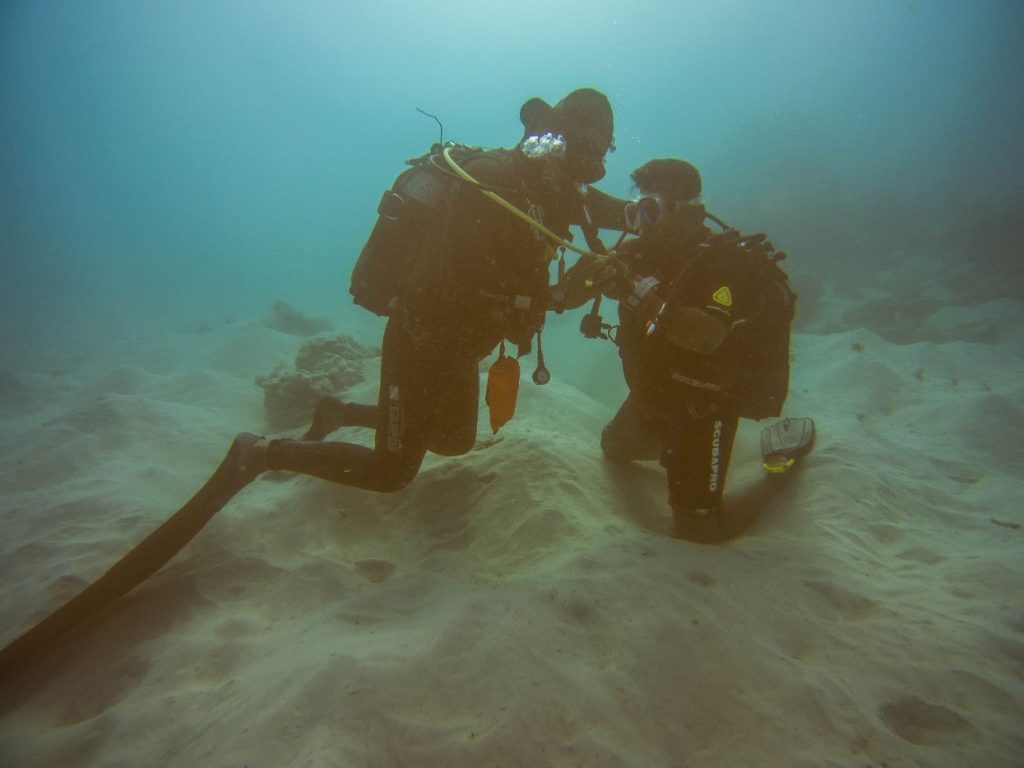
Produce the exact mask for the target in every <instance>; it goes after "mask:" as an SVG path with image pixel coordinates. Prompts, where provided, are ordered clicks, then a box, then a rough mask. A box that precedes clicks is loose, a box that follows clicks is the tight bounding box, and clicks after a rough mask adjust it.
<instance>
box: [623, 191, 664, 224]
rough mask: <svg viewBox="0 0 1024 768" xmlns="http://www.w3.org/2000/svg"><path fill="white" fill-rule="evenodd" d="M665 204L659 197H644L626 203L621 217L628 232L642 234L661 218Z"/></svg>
mask: <svg viewBox="0 0 1024 768" xmlns="http://www.w3.org/2000/svg"><path fill="white" fill-rule="evenodd" d="M666 207H667V203H666V201H665V200H664V198H662V197H661V195H645V196H644V197H641V198H639V199H637V200H630V201H628V202H627V203H626V207H625V210H624V211H623V215H624V216H625V219H626V227H627V228H628V229H629V231H630V232H639V233H643V232H644V231H646V230H647V229H649V228H650V227H653V226H654V224H655V223H656V222H657V221H658V219H659V218H661V214H662V213H663V212H664V210H665V208H666Z"/></svg>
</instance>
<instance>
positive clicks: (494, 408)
mask: <svg viewBox="0 0 1024 768" xmlns="http://www.w3.org/2000/svg"><path fill="white" fill-rule="evenodd" d="M518 396H519V361H518V360H516V359H515V358H514V357H508V356H507V355H506V354H505V342H502V343H501V349H500V351H499V352H498V359H497V360H495V361H494V362H493V363H492V364H491V367H490V369H488V371H487V394H486V396H485V397H484V399H485V400H486V402H487V408H488V409H489V410H490V412H491V413H490V415H491V430H492V432H497V431H498V430H499V429H501V427H502V425H504V424H505V423H506V422H507V421H508V420H509V419H511V418H512V417H513V416H514V415H515V412H516V398H517V397H518Z"/></svg>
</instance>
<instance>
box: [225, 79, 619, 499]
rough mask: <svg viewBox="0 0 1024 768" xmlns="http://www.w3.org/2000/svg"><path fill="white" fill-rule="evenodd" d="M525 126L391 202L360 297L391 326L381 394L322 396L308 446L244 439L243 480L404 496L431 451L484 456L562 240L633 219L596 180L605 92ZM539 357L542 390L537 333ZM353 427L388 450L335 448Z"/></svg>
mask: <svg viewBox="0 0 1024 768" xmlns="http://www.w3.org/2000/svg"><path fill="white" fill-rule="evenodd" d="M520 120H521V122H522V124H523V128H524V133H523V138H522V139H521V140H520V142H519V143H518V145H517V146H516V147H515V148H513V149H493V150H482V149H475V148H468V147H458V146H455V145H443V144H437V145H435V147H434V150H433V151H432V152H431V153H430V154H428V155H426V156H424V157H423V158H418V159H417V160H413V161H410V164H411V165H412V167H411V168H410V169H408V170H406V171H405V172H404V173H403V174H401V175H400V176H399V177H398V179H396V181H395V183H394V185H393V186H392V188H391V189H390V190H388V191H387V192H385V193H384V196H383V197H382V199H381V201H380V204H379V205H378V213H379V217H378V221H377V223H376V225H375V227H374V229H373V231H372V232H371V234H370V237H369V239H368V241H367V243H366V245H365V246H364V248H363V251H362V253H361V254H360V257H359V260H358V262H357V264H356V266H355V269H354V270H353V275H352V284H351V288H350V291H351V293H352V295H353V299H354V301H355V302H356V303H357V304H360V305H361V306H364V307H366V308H369V309H371V310H372V311H374V312H377V313H378V314H381V315H385V316H387V317H388V321H387V325H386V328H385V331H384V339H383V343H382V349H381V373H380V387H379V395H378V401H377V403H376V405H359V404H353V403H343V402H341V401H339V400H336V399H334V398H330V397H327V398H324V399H322V400H321V401H320V402H319V403H318V405H317V408H316V411H315V413H314V417H313V421H312V424H311V426H310V428H309V430H308V431H307V433H306V434H305V435H304V438H303V439H302V440H289V439H274V440H269V441H268V440H266V439H265V438H263V437H261V436H258V435H252V434H249V433H242V434H240V435H239V436H238V437H237V438H236V442H235V445H236V446H237V449H238V462H239V470H240V473H241V477H242V480H243V481H244V482H249V481H250V480H251V479H253V478H255V477H256V476H258V475H259V474H260V473H262V472H263V471H265V470H286V471H290V472H299V473H303V474H308V475H314V476H316V477H319V478H322V479H324V480H329V481H332V482H336V483H340V484H343V485H347V486H352V487H356V488H362V489H365V490H371V491H381V492H392V491H398V490H400V489H401V488H403V487H405V486H406V485H407V484H408V483H409V482H410V481H411V480H412V479H413V477H415V475H416V474H417V472H418V471H419V468H420V465H421V463H422V461H423V458H424V456H425V454H426V453H427V451H433V452H434V453H437V454H440V455H443V456H457V455H461V454H464V453H466V452H468V451H469V450H470V449H472V447H473V445H474V443H475V440H476V425H477V412H478V399H479V392H478V390H479V363H480V361H481V360H482V359H484V358H485V357H487V356H488V355H489V354H490V353H491V352H492V351H493V350H494V349H495V347H499V346H500V353H499V355H500V358H499V363H504V364H505V365H504V366H503V367H502V371H503V374H504V379H503V380H504V382H505V384H504V394H503V393H502V392H499V391H498V390H499V387H498V386H496V385H494V382H491V381H489V391H488V402H489V404H490V405H491V407H492V414H491V415H492V426H494V424H495V402H494V401H496V400H497V399H499V396H501V397H505V398H507V396H508V389H509V388H511V389H512V390H513V392H512V397H513V398H514V394H515V393H514V390H515V389H516V388H517V387H518V381H519V369H518V363H517V362H515V360H514V359H513V358H507V357H506V356H505V343H506V341H507V342H509V343H511V344H513V345H515V346H516V347H517V348H518V353H519V355H522V354H526V353H527V352H528V351H529V350H530V348H531V344H532V340H533V337H534V335H538V334H539V331H540V329H541V327H542V326H543V324H544V317H545V313H546V311H547V296H548V281H549V264H550V262H551V260H552V258H553V257H554V254H555V250H556V245H557V244H558V243H559V242H560V241H561V242H562V243H565V244H568V243H567V241H566V240H565V238H568V237H569V226H570V225H571V224H578V225H580V226H581V227H582V228H583V229H584V232H585V233H587V234H588V240H589V238H590V233H593V234H594V237H595V240H596V228H597V224H598V222H601V225H602V226H617V227H618V228H620V229H621V228H622V227H623V226H624V225H623V223H622V222H623V218H624V211H623V209H622V207H621V202H622V201H619V200H618V199H617V198H613V197H611V196H608V195H604V194H603V193H601V192H599V191H598V190H594V189H591V188H590V187H589V186H586V185H589V184H592V183H593V182H596V181H598V180H599V179H601V178H602V177H603V176H604V174H605V169H604V160H605V155H606V154H607V153H608V152H609V151H612V150H614V131H613V129H614V124H613V114H612V108H611V105H610V103H609V102H608V99H607V97H606V96H605V95H604V94H602V93H601V92H599V91H596V90H594V89H590V88H582V89H579V90H575V91H573V92H572V93H570V94H569V95H568V96H566V97H565V98H564V99H562V100H561V101H559V102H558V103H557V104H556V105H555V106H553V107H552V106H550V105H549V104H547V103H546V102H545V101H543V100H542V99H540V98H533V99H530V100H529V101H527V102H526V103H525V104H524V105H523V106H522V108H521V109H520ZM442 139H443V130H442ZM523 214H525V216H524V215H523ZM597 242H599V241H597ZM570 247H571V246H570ZM538 364H539V365H538V371H537V372H535V374H534V379H535V381H538V383H544V381H545V380H546V377H547V371H546V369H543V361H542V353H541V351H540V348H539V335H538ZM492 378H493V377H492ZM492 389H493V390H494V391H491V390H492ZM513 407H514V399H513ZM505 409H506V410H507V409H508V406H507V405H506V406H505ZM510 415H511V414H510V413H508V414H507V415H506V416H505V417H501V418H499V420H498V421H499V422H500V421H501V419H502V418H507V417H508V416H510ZM342 426H361V427H369V428H372V429H374V430H375V441H374V447H373V448H372V449H371V448H367V447H365V446H361V445H357V444H352V443H345V442H324V441H323V438H324V437H326V436H327V435H328V434H330V433H331V432H333V431H334V430H335V429H337V428H339V427H342ZM495 428H496V427H495Z"/></svg>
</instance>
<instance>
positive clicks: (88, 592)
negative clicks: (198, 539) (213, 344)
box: [0, 440, 253, 683]
mask: <svg viewBox="0 0 1024 768" xmlns="http://www.w3.org/2000/svg"><path fill="white" fill-rule="evenodd" d="M240 450H241V446H240V445H239V442H238V441H237V440H236V441H235V442H234V443H233V444H232V446H231V448H230V449H229V450H228V453H227V456H225V457H224V460H223V461H222V462H221V463H220V466H218V467H217V469H216V471H215V472H214V473H213V475H211V476H210V479H209V480H207V481H206V484H205V485H204V486H203V487H202V488H200V489H199V491H198V492H197V493H196V494H195V495H194V496H193V497H192V498H191V499H189V501H188V503H187V504H185V506H184V507H182V508H181V509H180V510H178V512H176V513H175V514H174V515H173V516H172V517H171V518H170V519H169V520H167V522H165V523H164V524H163V525H161V526H160V527H159V528H157V529H156V530H155V531H153V532H152V533H151V534H149V536H147V537H146V538H145V539H143V540H142V541H141V542H140V543H139V544H138V546H136V547H135V548H134V549H132V550H131V551H130V552H129V553H128V554H127V555H125V556H124V557H122V558H121V559H120V560H119V561H118V562H117V563H115V564H114V566H113V567H112V568H111V569H110V570H109V571H107V572H106V573H104V574H103V575H102V576H101V577H100V578H99V579H97V580H96V581H94V582H93V583H92V584H90V585H89V586H88V587H86V588H85V589H84V590H82V592H80V593H79V594H77V595H76V596H75V597H73V598H72V599H71V600H69V601H68V602H67V603H65V604H64V605H63V606H61V607H60V608H58V609H57V610H56V611H54V612H53V613H51V614H50V615H49V616H47V617H46V618H45V619H43V620H42V621H40V622H39V623H38V624H36V625H35V626H34V627H32V628H31V629H29V630H28V631H26V632H25V633H24V634H22V635H21V636H20V637H18V638H16V639H15V640H13V641H12V642H11V643H10V644H9V645H7V646H6V647H5V648H4V649H3V650H2V651H0V683H5V682H7V681H8V680H10V679H12V678H13V677H14V676H15V675H16V674H18V673H20V672H21V671H22V670H24V669H25V668H26V666H27V665H28V664H29V663H31V661H32V659H34V658H35V657H36V656H37V655H38V654H39V653H40V652H42V651H44V650H45V649H46V648H48V647H50V646H52V645H54V644H55V643H57V642H59V641H60V639H61V638H63V637H64V636H65V635H66V634H67V633H68V632H69V631H71V630H72V629H73V628H74V627H76V626H77V625H78V624H80V623H81V622H82V621H84V620H85V619H87V618H88V617H89V616H92V615H93V614H95V613H96V612H98V611H100V610H102V609H103V608H105V607H106V606H108V605H110V604H111V603H112V602H114V601H115V600H117V599H118V598H119V597H121V596H122V595H124V594H125V593H127V592H128V591H130V590H131V589H132V588H134V587H135V586H137V585H139V584H141V583H142V582H143V581H145V580H146V579H147V578H149V577H150V576H152V575H153V574H154V573H156V571H158V570H159V569H160V567H161V566H163V565H164V564H165V563H166V562H167V561H168V560H170V559H171V558H172V557H174V555H176V554H177V553H178V552H179V551H181V549H182V548H184V546H185V545H186V544H188V543H189V541H191V540H192V538H193V537H194V536H195V535H196V534H197V533H199V531H200V530H202V528H203V526H204V525H206V524H207V523H208V522H209V521H210V518H212V517H213V516H214V515H215V514H217V512H219V511H220V510H221V508H222V507H223V506H224V505H225V504H227V503H228V502H229V501H231V499H232V498H233V497H234V496H235V494H237V493H238V492H239V491H240V490H242V489H243V488H244V487H245V486H246V485H248V484H249V482H250V481H251V480H252V478H253V476H246V475H245V474H244V473H243V472H242V471H240V469H239V461H238V455H239V452H240Z"/></svg>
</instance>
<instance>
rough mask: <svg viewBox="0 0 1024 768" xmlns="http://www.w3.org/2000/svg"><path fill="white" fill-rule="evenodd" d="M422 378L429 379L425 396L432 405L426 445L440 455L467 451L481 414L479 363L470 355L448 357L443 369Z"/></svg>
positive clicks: (474, 440) (454, 454)
mask: <svg viewBox="0 0 1024 768" xmlns="http://www.w3.org/2000/svg"><path fill="white" fill-rule="evenodd" d="M423 378H424V380H426V381H428V382H431V386H430V389H429V390H428V391H427V392H426V393H424V396H425V398H426V399H427V400H428V401H429V402H431V403H432V404H433V412H432V419H431V420H432V423H431V425H430V429H429V435H430V441H429V443H428V447H429V448H430V450H431V451H433V452H434V453H436V454H439V455H441V456H461V455H463V454H464V453H469V451H471V450H472V449H473V444H474V443H476V423H477V418H478V417H479V413H480V368H479V364H478V363H477V361H476V360H474V359H472V358H470V359H465V360H453V359H451V358H449V359H448V360H447V361H446V362H445V364H444V368H443V369H441V370H435V372H434V374H433V375H428V376H424V377H423Z"/></svg>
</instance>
